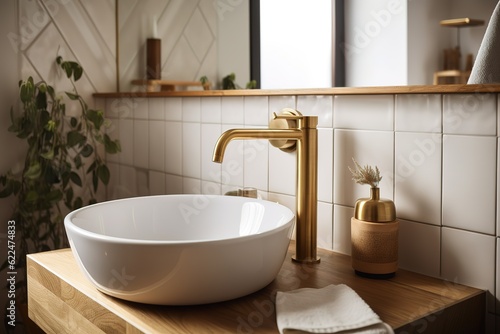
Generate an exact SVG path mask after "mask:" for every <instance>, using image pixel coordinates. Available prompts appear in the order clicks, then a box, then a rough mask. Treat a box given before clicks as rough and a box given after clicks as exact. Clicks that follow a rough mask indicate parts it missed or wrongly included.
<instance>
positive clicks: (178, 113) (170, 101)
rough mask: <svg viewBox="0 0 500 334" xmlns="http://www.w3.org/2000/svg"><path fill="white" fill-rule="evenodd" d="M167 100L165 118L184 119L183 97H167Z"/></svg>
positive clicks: (168, 119)
mask: <svg viewBox="0 0 500 334" xmlns="http://www.w3.org/2000/svg"><path fill="white" fill-rule="evenodd" d="M164 102H165V120H166V121H182V98H181V97H167V98H165V99H164Z"/></svg>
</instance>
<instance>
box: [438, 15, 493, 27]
mask: <svg viewBox="0 0 500 334" xmlns="http://www.w3.org/2000/svg"><path fill="white" fill-rule="evenodd" d="M439 24H441V25H442V26H444V27H456V28H462V27H477V26H482V25H484V20H477V19H471V18H469V17H463V18H459V19H449V20H442V21H441V22H439Z"/></svg>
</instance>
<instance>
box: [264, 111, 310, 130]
mask: <svg viewBox="0 0 500 334" xmlns="http://www.w3.org/2000/svg"><path fill="white" fill-rule="evenodd" d="M280 119H282V120H285V121H286V122H287V123H288V128H299V127H300V128H316V127H317V126H318V116H304V115H302V114H301V113H300V111H297V110H295V109H291V108H284V109H282V110H281V114H279V115H278V114H276V113H275V112H273V121H274V120H280ZM296 121H300V123H299V124H297V123H296ZM271 122H272V121H271Z"/></svg>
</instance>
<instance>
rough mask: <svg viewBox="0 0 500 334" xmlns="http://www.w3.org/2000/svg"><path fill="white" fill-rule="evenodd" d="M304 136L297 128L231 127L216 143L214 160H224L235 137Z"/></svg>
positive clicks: (297, 138) (278, 137)
mask: <svg viewBox="0 0 500 334" xmlns="http://www.w3.org/2000/svg"><path fill="white" fill-rule="evenodd" d="M301 137H302V131H300V130H297V129H231V130H227V131H226V132H224V133H223V134H222V135H221V136H220V137H219V139H218V140H217V142H216V143H215V148H214V153H213V157H212V160H213V161H214V162H219V163H220V162H222V160H223V159H224V152H225V150H226V147H227V144H229V142H230V141H231V140H234V139H295V140H299V139H300V138H301Z"/></svg>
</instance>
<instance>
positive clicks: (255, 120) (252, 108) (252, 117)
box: [243, 96, 269, 126]
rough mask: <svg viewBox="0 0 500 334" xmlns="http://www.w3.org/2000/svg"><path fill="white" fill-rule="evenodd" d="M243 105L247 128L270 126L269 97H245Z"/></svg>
mask: <svg viewBox="0 0 500 334" xmlns="http://www.w3.org/2000/svg"><path fill="white" fill-rule="evenodd" d="M243 105H244V118H245V119H244V123H245V125H246V126H249V125H256V126H267V125H268V124H269V117H268V114H269V98H268V97H267V96H245V97H244V99H243Z"/></svg>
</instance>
